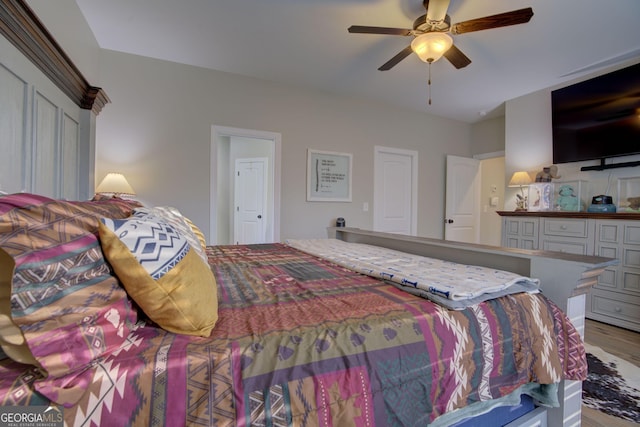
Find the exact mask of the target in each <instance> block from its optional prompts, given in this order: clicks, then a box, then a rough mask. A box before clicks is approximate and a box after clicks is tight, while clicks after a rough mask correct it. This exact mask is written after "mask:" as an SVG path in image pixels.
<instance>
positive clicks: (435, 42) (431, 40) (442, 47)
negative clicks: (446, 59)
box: [411, 32, 453, 62]
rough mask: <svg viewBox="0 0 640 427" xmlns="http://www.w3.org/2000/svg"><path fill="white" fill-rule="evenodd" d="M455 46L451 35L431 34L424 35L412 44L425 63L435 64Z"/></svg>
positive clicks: (412, 47)
mask: <svg viewBox="0 0 640 427" xmlns="http://www.w3.org/2000/svg"><path fill="white" fill-rule="evenodd" d="M451 45H453V39H452V38H451V36H450V35H449V34H446V33H439V32H431V33H425V34H422V35H420V36H418V37H416V38H415V39H413V41H412V42H411V49H412V50H413V51H414V52H415V53H416V55H418V57H419V58H420V59H421V60H423V61H424V62H435V61H437V60H438V59H440V58H441V57H442V55H444V53H445V52H446V51H448V50H449V48H450V47H451Z"/></svg>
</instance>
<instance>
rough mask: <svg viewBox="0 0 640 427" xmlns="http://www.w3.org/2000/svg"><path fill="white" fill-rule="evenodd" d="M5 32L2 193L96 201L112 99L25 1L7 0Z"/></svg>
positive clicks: (0, 56) (0, 62) (0, 75)
mask: <svg viewBox="0 0 640 427" xmlns="http://www.w3.org/2000/svg"><path fill="white" fill-rule="evenodd" d="M0 34H2V37H0V152H1V153H3V155H2V156H0V191H3V192H8V193H14V192H20V191H27V192H33V193H38V194H42V195H46V196H50V197H56V198H66V199H86V198H89V197H90V196H91V195H93V186H94V169H95V160H94V158H95V121H96V116H97V115H98V114H99V112H100V111H101V110H102V107H103V106H104V105H105V104H106V103H108V102H109V98H108V97H107V96H106V94H105V93H104V91H103V90H102V89H100V88H97V87H94V86H91V85H89V83H88V82H87V81H86V79H85V78H84V77H83V76H82V74H81V73H80V71H79V70H78V69H77V68H76V66H75V65H74V64H73V62H72V61H71V60H70V59H69V57H68V56H67V55H66V54H65V52H64V51H63V50H62V48H61V47H60V46H59V45H58V44H57V42H56V41H55V40H54V39H53V37H52V36H51V34H50V33H49V32H48V31H47V29H46V28H45V27H44V25H43V24H42V23H41V22H40V21H39V19H38V18H37V17H36V15H35V14H34V12H33V11H32V10H31V9H30V8H29V7H28V6H27V5H26V3H25V2H24V1H23V0H0Z"/></svg>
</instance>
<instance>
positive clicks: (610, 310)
mask: <svg viewBox="0 0 640 427" xmlns="http://www.w3.org/2000/svg"><path fill="white" fill-rule="evenodd" d="M590 296H591V307H590V308H591V312H592V313H597V314H601V315H604V316H608V317H609V316H610V317H614V318H616V319H620V320H624V321H627V322H632V323H636V324H638V325H640V298H638V297H633V296H631V295H626V294H621V293H617V292H607V291H600V290H598V289H593V290H592V291H591V295H590Z"/></svg>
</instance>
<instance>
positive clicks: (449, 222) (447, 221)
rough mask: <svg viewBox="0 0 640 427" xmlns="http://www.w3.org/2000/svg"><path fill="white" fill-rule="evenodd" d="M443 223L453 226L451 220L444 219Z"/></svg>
mask: <svg viewBox="0 0 640 427" xmlns="http://www.w3.org/2000/svg"><path fill="white" fill-rule="evenodd" d="M444 223H445V224H453V220H452V219H448V218H445V219H444Z"/></svg>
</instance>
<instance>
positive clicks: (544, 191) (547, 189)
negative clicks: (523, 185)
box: [528, 182, 553, 212]
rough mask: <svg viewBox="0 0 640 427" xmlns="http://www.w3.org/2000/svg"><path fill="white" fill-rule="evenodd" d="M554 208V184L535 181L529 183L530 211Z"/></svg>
mask: <svg viewBox="0 0 640 427" xmlns="http://www.w3.org/2000/svg"><path fill="white" fill-rule="evenodd" d="M551 209H553V184H552V183H549V182H534V183H532V184H529V209H528V210H530V211H534V212H535V211H550V210H551Z"/></svg>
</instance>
